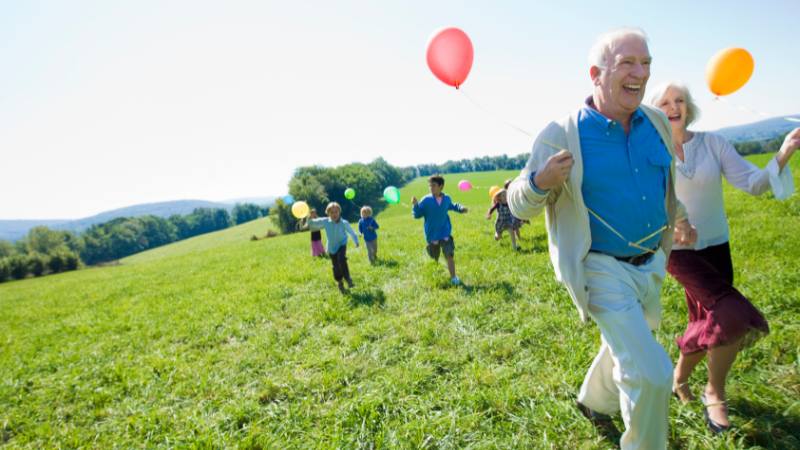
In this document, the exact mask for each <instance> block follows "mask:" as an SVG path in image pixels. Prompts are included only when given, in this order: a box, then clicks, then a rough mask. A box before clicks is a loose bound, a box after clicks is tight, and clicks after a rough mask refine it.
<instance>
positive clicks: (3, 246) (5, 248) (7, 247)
mask: <svg viewBox="0 0 800 450" xmlns="http://www.w3.org/2000/svg"><path fill="white" fill-rule="evenodd" d="M16 253H17V250H16V249H15V248H14V244H12V243H11V242H8V241H4V240H2V239H0V258H6V257H8V256H11V255H15V254H16Z"/></svg>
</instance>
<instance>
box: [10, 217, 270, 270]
mask: <svg viewBox="0 0 800 450" xmlns="http://www.w3.org/2000/svg"><path fill="white" fill-rule="evenodd" d="M268 214H269V208H267V207H261V206H258V205H255V204H251V203H243V204H237V205H235V206H234V207H233V209H232V210H231V212H230V213H229V212H228V211H227V210H226V209H222V208H195V209H194V211H192V213H191V214H187V215H183V216H182V215H178V214H174V215H172V216H170V217H168V218H162V217H157V216H153V215H146V216H138V217H119V218H116V219H113V220H110V221H108V222H104V223H100V224H95V225H92V226H91V227H90V228H88V229H87V230H85V231H84V232H82V233H80V234H77V233H73V232H70V231H58V230H51V229H49V228H48V227H45V226H38V227H34V228H32V229H31V230H30V231H28V234H27V235H26V236H25V237H24V238H23V239H20V240H19V241H17V242H14V243H11V242H8V241H4V240H0V282H3V281H7V280H12V279H23V278H26V277H28V276H36V277H38V276H41V275H46V274H52V273H59V272H64V271H68V270H75V269H78V268H80V267H81V266H84V265H96V264H101V263H106V262H109V261H114V260H117V259H120V258H124V257H126V256H130V255H133V254H135V253H138V252H141V251H144V250H148V249H151V248H155V247H159V246H161V245H165V244H169V243H172V242H175V241H179V240H182V239H187V238H190V237H193V236H197V235H200V234H204V233H210V232H212V231H217V230H222V229H225V228H228V227H230V226H233V225H239V224H242V223H245V222H249V221H251V220H255V219H258V218H259V217H264V216H267V215H268Z"/></svg>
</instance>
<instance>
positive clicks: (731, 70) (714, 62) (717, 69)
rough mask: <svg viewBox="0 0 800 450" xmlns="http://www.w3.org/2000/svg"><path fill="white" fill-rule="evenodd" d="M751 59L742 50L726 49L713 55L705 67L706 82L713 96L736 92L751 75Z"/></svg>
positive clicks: (745, 51)
mask: <svg viewBox="0 0 800 450" xmlns="http://www.w3.org/2000/svg"><path fill="white" fill-rule="evenodd" d="M754 65H755V63H754V62H753V57H752V56H751V55H750V53H749V52H748V51H747V50H745V49H743V48H726V49H724V50H721V51H720V52H719V53H717V54H716V55H714V56H713V57H712V58H711V59H710V60H709V61H708V65H707V66H706V82H707V83H708V88H709V89H710V90H711V92H713V93H714V95H728V94H732V93H734V92H736V91H737V90H739V88H741V87H742V86H744V85H745V83H747V80H749V79H750V76H751V75H753V66H754Z"/></svg>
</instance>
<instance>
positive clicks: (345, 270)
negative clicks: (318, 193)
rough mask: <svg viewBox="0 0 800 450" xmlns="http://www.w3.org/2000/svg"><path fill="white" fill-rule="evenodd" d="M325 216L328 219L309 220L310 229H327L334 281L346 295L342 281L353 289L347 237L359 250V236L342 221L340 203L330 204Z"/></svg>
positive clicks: (347, 223) (346, 222) (348, 224)
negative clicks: (350, 238) (351, 239)
mask: <svg viewBox="0 0 800 450" xmlns="http://www.w3.org/2000/svg"><path fill="white" fill-rule="evenodd" d="M325 214H327V215H328V217H322V218H320V219H311V220H309V221H308V227H309V228H310V229H311V230H312V231H314V230H321V229H323V228H324V229H325V236H326V237H327V239H328V254H329V255H330V257H331V263H332V264H333V279H334V280H336V284H337V285H338V286H339V291H340V292H341V293H343V294H344V293H345V292H347V291H346V290H345V289H344V284H343V283H342V280H344V281H347V285H348V286H349V287H351V288H352V287H353V279H352V278H350V267H349V266H348V265H347V236H348V235H350V237H352V238H353V242H354V243H355V244H356V248H358V236H357V235H356V232H355V231H353V228H352V227H351V226H350V223H349V222H348V221H346V220H344V219H342V207H341V206H339V204H338V203H336V202H330V203H328V206H327V207H326V208H325Z"/></svg>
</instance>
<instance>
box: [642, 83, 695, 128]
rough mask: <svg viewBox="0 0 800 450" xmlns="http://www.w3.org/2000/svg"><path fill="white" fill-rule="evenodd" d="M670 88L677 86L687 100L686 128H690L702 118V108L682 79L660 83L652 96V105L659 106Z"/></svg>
mask: <svg viewBox="0 0 800 450" xmlns="http://www.w3.org/2000/svg"><path fill="white" fill-rule="evenodd" d="M669 88H675V89H677V90H678V91H680V92H681V94H683V100H684V101H685V102H686V128H689V125H691V123H692V122H694V121H695V120H697V119H699V118H700V108H699V107H698V106H697V103H695V102H694V98H693V97H692V94H691V93H690V92H689V87H688V86H686V84H685V83H683V82H681V81H667V82H666V83H661V84H659V85H658V86H656V88H655V89H653V93H652V94H651V96H650V105H652V106H655V107H656V108H658V107H659V103H660V102H661V98H662V97H664V94H666V93H667V89H669Z"/></svg>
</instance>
